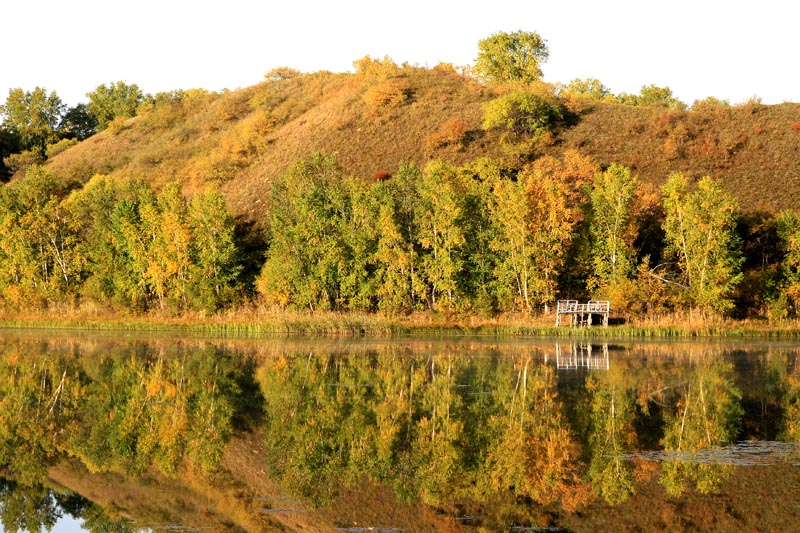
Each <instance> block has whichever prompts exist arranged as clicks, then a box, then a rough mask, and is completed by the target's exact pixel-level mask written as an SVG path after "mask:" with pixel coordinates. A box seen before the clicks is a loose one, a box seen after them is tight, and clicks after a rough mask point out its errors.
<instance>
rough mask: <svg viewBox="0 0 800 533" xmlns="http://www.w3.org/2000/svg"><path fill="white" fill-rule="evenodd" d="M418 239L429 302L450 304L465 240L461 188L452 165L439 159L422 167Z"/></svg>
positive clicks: (450, 305)
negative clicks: (423, 252) (421, 250)
mask: <svg viewBox="0 0 800 533" xmlns="http://www.w3.org/2000/svg"><path fill="white" fill-rule="evenodd" d="M417 189H418V192H419V203H418V206H417V212H416V213H415V215H416V217H417V219H418V220H419V242H420V245H421V246H422V249H423V250H425V252H426V253H425V255H424V256H423V259H422V266H423V270H424V276H425V279H426V281H427V283H428V284H429V291H430V305H431V307H433V308H434V309H435V308H436V306H437V304H439V303H441V304H443V305H444V306H445V307H453V306H454V304H455V303H456V293H457V292H458V285H457V280H458V275H459V273H460V272H461V268H462V260H461V247H462V246H463V245H464V244H465V242H466V236H465V235H464V233H463V227H462V224H461V217H462V213H463V205H462V202H463V199H464V191H463V187H461V186H460V183H459V175H458V172H457V171H456V169H455V167H453V166H451V165H447V164H444V163H441V162H438V161H434V162H431V163H430V164H428V166H427V167H426V168H425V172H423V174H422V179H421V180H420V182H419V183H418V186H417Z"/></svg>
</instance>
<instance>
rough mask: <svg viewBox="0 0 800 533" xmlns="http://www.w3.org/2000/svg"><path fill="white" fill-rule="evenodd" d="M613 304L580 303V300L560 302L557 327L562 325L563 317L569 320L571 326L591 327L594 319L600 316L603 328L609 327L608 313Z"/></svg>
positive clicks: (596, 301)
mask: <svg viewBox="0 0 800 533" xmlns="http://www.w3.org/2000/svg"><path fill="white" fill-rule="evenodd" d="M610 311H611V303H610V302H609V301H608V300H589V302H588V303H585V304H582V303H578V300H559V301H558V306H557V307H556V327H558V326H560V325H561V322H562V317H566V318H567V319H568V321H569V322H568V323H569V325H570V326H591V325H592V317H593V316H594V315H599V316H600V318H601V319H602V321H603V327H608V313H609V312H610Z"/></svg>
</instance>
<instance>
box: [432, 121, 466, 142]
mask: <svg viewBox="0 0 800 533" xmlns="http://www.w3.org/2000/svg"><path fill="white" fill-rule="evenodd" d="M466 135H467V123H466V121H464V120H463V119H460V118H453V119H450V120H448V121H447V122H445V123H444V124H442V127H441V128H439V131H437V132H436V133H431V134H430V135H428V137H427V138H426V141H427V145H428V148H429V149H436V148H443V147H445V146H452V145H461V144H463V142H464V140H465V138H466Z"/></svg>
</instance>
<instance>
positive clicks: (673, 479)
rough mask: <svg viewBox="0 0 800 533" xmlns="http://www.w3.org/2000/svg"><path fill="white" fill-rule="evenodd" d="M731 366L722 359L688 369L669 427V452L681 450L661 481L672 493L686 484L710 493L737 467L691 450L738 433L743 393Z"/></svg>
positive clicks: (666, 445) (666, 465)
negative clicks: (697, 457)
mask: <svg viewBox="0 0 800 533" xmlns="http://www.w3.org/2000/svg"><path fill="white" fill-rule="evenodd" d="M732 370H733V366H732V365H731V364H730V363H725V362H723V361H719V360H711V361H702V362H699V363H698V364H697V365H695V366H693V367H690V368H689V372H690V375H689V377H688V380H687V382H686V384H685V385H684V386H683V387H682V389H681V390H680V392H679V393H678V395H677V396H678V397H677V399H676V403H675V411H674V413H673V414H671V415H669V416H668V417H667V420H666V426H665V430H664V439H663V443H664V450H665V451H667V452H677V453H675V454H674V455H673V457H674V459H675V460H668V461H665V462H664V463H663V464H662V477H661V483H662V484H663V485H664V487H665V488H666V490H667V493H668V494H670V495H673V496H677V495H680V494H682V493H683V492H684V491H685V490H686V485H687V483H691V484H693V485H694V486H695V487H696V488H697V490H698V491H700V492H701V493H703V494H707V493H709V492H713V491H715V490H717V489H719V487H720V485H721V483H722V482H723V481H724V480H725V479H726V478H727V477H728V476H729V475H730V473H731V471H732V466H730V465H722V464H713V463H708V462H704V463H701V462H699V461H696V460H692V457H691V454H692V453H695V452H698V451H701V450H707V449H711V448H715V447H719V446H722V445H725V444H728V443H730V442H732V441H734V440H735V439H736V437H737V435H738V431H739V427H740V423H741V415H742V408H741V405H740V400H741V396H742V394H741V392H740V390H739V389H738V388H737V387H736V386H735V385H734V383H733V381H732V379H731V374H732ZM668 457H669V456H668Z"/></svg>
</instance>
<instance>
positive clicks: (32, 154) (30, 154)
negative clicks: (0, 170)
mask: <svg viewBox="0 0 800 533" xmlns="http://www.w3.org/2000/svg"><path fill="white" fill-rule="evenodd" d="M42 163H44V157H43V156H42V154H41V153H39V152H38V151H36V150H25V151H24V152H20V153H18V154H11V155H10V156H8V157H6V158H4V159H3V164H4V165H5V166H6V167H7V168H8V170H9V171H11V173H12V174H16V173H17V172H19V171H20V170H25V169H26V168H28V167H29V166H31V165H40V164H42Z"/></svg>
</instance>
